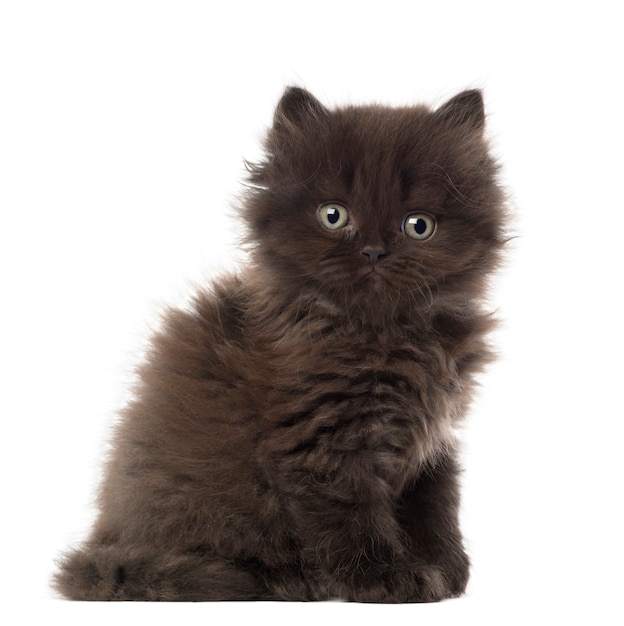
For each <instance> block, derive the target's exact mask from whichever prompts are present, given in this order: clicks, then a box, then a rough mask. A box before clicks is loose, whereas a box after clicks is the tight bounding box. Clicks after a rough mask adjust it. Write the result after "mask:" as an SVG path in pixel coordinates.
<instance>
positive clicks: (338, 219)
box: [317, 202, 349, 230]
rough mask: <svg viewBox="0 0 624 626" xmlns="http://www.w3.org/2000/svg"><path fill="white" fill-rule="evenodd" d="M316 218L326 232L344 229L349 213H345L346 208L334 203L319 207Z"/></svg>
mask: <svg viewBox="0 0 624 626" xmlns="http://www.w3.org/2000/svg"><path fill="white" fill-rule="evenodd" d="M317 216H318V220H319V222H320V223H321V224H322V225H323V226H325V228H327V229H328V230H338V229H340V228H344V227H345V226H346V225H347V223H348V221H349V211H347V207H345V206H342V204H338V203H336V202H329V203H328V204H323V205H321V206H320V207H319V210H318V212H317Z"/></svg>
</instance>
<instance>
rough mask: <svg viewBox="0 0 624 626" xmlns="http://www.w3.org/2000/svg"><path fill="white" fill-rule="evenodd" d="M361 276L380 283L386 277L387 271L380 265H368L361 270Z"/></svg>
mask: <svg viewBox="0 0 624 626" xmlns="http://www.w3.org/2000/svg"><path fill="white" fill-rule="evenodd" d="M360 277H361V278H362V279H365V280H372V281H373V282H375V283H378V282H380V281H383V280H385V279H386V277H385V272H384V271H383V269H380V268H379V267H375V266H374V265H373V266H372V267H370V268H369V267H367V268H365V269H363V270H362V271H361V272H360Z"/></svg>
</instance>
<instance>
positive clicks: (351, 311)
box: [55, 88, 504, 602]
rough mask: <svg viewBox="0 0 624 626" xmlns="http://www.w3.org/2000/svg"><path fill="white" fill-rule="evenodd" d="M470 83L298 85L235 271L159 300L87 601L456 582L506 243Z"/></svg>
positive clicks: (82, 581)
mask: <svg viewBox="0 0 624 626" xmlns="http://www.w3.org/2000/svg"><path fill="white" fill-rule="evenodd" d="M483 126H484V113H483V103H482V98H481V95H480V93H479V92H477V91H467V92H464V93H461V94H459V95H458V96H456V97H455V98H453V99H452V100H451V101H450V102H448V103H447V104H446V105H444V106H442V107H441V108H440V109H438V110H437V111H431V110H429V109H428V108H426V107H406V108H387V107H382V106H368V107H347V108H341V109H336V110H332V111H330V110H328V109H326V108H325V107H324V106H323V105H321V104H320V103H319V102H318V101H317V100H316V99H315V98H314V97H313V96H311V95H310V94H309V93H308V92H306V91H304V90H302V89H298V88H290V89H288V90H287V91H286V93H285V94H284V96H283V98H282V100H281V101H280V103H279V106H278V108H277V111H276V113H275V119H274V124H273V127H272V129H271V130H270V132H269V135H268V138H267V141H266V160H265V161H264V162H262V163H259V164H257V165H253V166H250V171H251V183H252V185H251V188H250V189H251V190H250V192H249V193H248V196H247V198H246V199H245V202H244V206H243V208H242V211H241V218H242V219H245V220H246V222H247V225H248V230H249V241H250V242H252V244H253V251H252V262H251V264H250V266H249V267H248V268H247V269H246V271H245V272H244V273H242V274H241V275H240V276H231V277H227V278H224V279H223V280H221V281H219V282H216V283H215V284H214V285H213V287H212V289H211V290H210V291H206V292H204V293H200V294H199V295H197V297H196V299H195V302H194V306H193V308H192V310H189V311H178V310H176V311H170V312H169V313H168V314H167V316H166V318H165V321H164V324H163V327H162V329H161V330H160V332H159V333H158V334H157V335H156V336H155V337H154V339H153V343H152V347H151V352H150V354H149V358H148V360H147V363H146V364H145V366H144V367H143V368H142V370H141V382H140V384H139V386H138V388H137V391H136V399H135V400H134V401H133V402H132V403H131V404H130V405H129V406H128V408H127V409H126V410H125V412H124V415H123V420H122V421H121V423H120V425H119V427H118V430H117V433H116V437H115V439H114V451H113V453H112V455H111V457H110V459H109V461H108V465H107V469H106V478H105V480H104V483H103V486H102V489H101V492H100V500H99V505H100V515H99V518H98V520H97V523H96V525H95V527H94V529H93V531H92V534H91V536H90V538H89V540H88V541H87V542H86V543H85V544H84V545H83V546H81V547H80V548H78V549H77V550H75V551H73V552H71V553H69V554H68V555H66V556H65V557H64V558H63V560H62V563H61V566H60V570H59V572H58V574H57V577H56V580H55V584H56V588H57V589H58V590H59V591H60V592H61V593H62V594H64V595H65V596H67V597H68V598H73V599H82V600H245V599H282V600H322V599H327V598H342V599H345V600H355V601H372V602H420V601H433V600H440V599H442V598H448V597H451V596H457V595H458V594H461V593H462V592H463V590H464V588H465V586H466V582H467V580H468V558H467V556H466V554H465V552H464V549H463V547H462V537H461V534H460V530H459V528H458V519H457V518H458V489H457V474H458V467H457V461H456V455H457V453H456V448H457V446H456V439H455V435H454V428H455V426H456V425H457V424H458V423H459V422H460V420H461V419H462V417H463V416H464V413H465V412H466V409H467V406H468V404H469V401H470V398H471V394H472V391H473V375H474V374H475V373H476V372H478V371H479V370H480V369H481V367H482V365H483V364H484V363H485V362H486V360H487V359H488V351H487V348H486V345H485V343H484V339H483V337H484V334H485V333H486V331H488V330H489V329H490V327H491V326H492V321H491V320H490V317H489V316H488V315H487V314H485V313H484V312H483V311H482V309H481V306H480V299H481V298H482V296H483V294H484V288H485V284H486V278H487V277H488V274H489V273H490V272H491V271H492V270H493V269H494V268H495V266H496V264H497V261H498V257H499V251H500V249H501V246H502V243H503V235H502V231H503V217H504V213H503V209H502V194H501V191H500V189H499V187H498V186H497V183H496V166H495V164H494V163H493V161H492V159H491V158H490V157H489V156H488V152H487V146H486V143H485V141H484V138H483Z"/></svg>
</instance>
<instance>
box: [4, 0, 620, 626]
mask: <svg viewBox="0 0 624 626" xmlns="http://www.w3.org/2000/svg"><path fill="white" fill-rule="evenodd" d="M432 7H435V8H432ZM618 15H619V10H618V9H617V3H615V2H613V1H611V2H601V1H594V2H591V3H580V2H575V1H574V0H568V1H566V2H548V0H540V1H539V2H517V3H514V2H491V3H488V2H475V1H473V2H443V1H440V2H437V3H432V2H417V1H413V2H397V1H394V0H385V1H384V2H382V3H369V2H365V1H363V0H360V1H358V2H340V1H339V0H330V1H329V2H328V1H325V0H317V1H315V2H303V3H297V2H295V1H294V0H293V1H291V2H276V1H270V0H262V1H258V2H253V3H252V2H237V1H235V0H230V1H228V2H227V3H226V2H211V3H209V2H184V1H182V0H179V1H176V2H161V1H157V0H151V1H149V2H135V1H132V0H123V1H121V2H117V1H111V0H107V1H106V2H89V1H86V0H82V1H76V2H68V1H55V2H39V3H36V2H29V1H28V0H18V1H15V2H11V1H4V2H2V4H0V276H1V284H0V297H1V299H2V300H1V306H0V315H1V325H0V340H1V343H0V360H1V361H0V367H1V371H0V374H1V378H0V381H1V382H0V385H1V392H0V393H1V395H0V417H1V419H2V423H1V428H2V430H1V433H2V435H1V438H0V446H1V455H0V457H1V458H0V461H1V463H2V471H1V474H0V475H1V480H2V510H3V512H2V513H1V514H0V520H1V524H2V532H1V534H0V537H1V540H2V546H1V555H2V557H1V563H2V565H1V566H0V572H1V576H2V581H1V584H0V592H1V593H2V612H3V614H5V615H6V614H8V613H9V611H10V606H9V604H10V603H15V604H16V605H18V606H19V607H21V613H19V614H18V615H20V617H13V618H12V621H11V623H27V622H28V621H29V619H30V617H29V615H30V612H31V611H34V612H41V613H42V614H43V615H44V616H45V619H46V621H47V622H50V623H60V622H62V623H65V624H79V623H80V624H83V623H88V624H100V623H105V622H106V623H108V622H110V621H111V620H115V621H116V622H117V623H120V624H129V623H135V622H136V621H137V620H147V619H149V620H151V623H154V624H161V623H162V624H164V623H170V622H171V621H175V620H185V621H188V622H189V623H190V622H191V621H197V622H199V623H206V624H211V623H215V621H216V620H224V619H227V620H233V621H236V620H238V619H254V620H256V619H257V620H260V621H262V622H264V621H268V620H269V619H271V620H274V621H277V622H278V623H284V624H285V623H291V622H293V621H295V623H313V622H314V623H317V622H319V621H321V620H322V621H329V622H332V623H342V622H343V621H344V620H358V621H362V620H364V621H366V620H367V619H369V618H370V623H373V622H378V621H384V622H386V621H388V620H392V621H393V622H400V623H403V622H405V623H412V622H413V623H422V624H451V623H459V620H461V623H465V621H468V622H470V623H479V624H501V623H503V624H515V623H518V624H520V623H522V624H524V623H527V621H529V620H530V623H536V624H546V623H552V622H555V623H566V622H567V621H569V620H570V619H572V618H573V617H579V618H585V619H586V620H588V619H592V622H593V623H599V624H612V623H622V619H623V617H622V602H621V599H620V598H621V590H622V583H623V582H624V580H623V575H622V569H621V562H622V558H623V557H624V554H623V552H624V551H623V542H622V539H621V532H622V531H621V528H622V527H624V519H623V515H622V513H621V507H620V505H621V500H622V473H623V472H622V460H621V454H622V453H621V440H622V435H623V434H624V429H623V427H622V418H623V410H622V405H621V401H620V396H621V394H620V388H621V386H622V373H623V372H622V363H621V360H620V359H621V354H622V349H623V348H624V341H623V333H622V313H621V298H620V291H621V288H622V278H621V268H622V259H623V253H622V249H623V247H624V240H623V233H624V217H623V216H624V201H623V195H622V169H623V163H622V145H623V140H624V133H623V124H622V116H623V111H622V108H623V107H622V59H624V49H623V45H622V43H621V42H622V33H621V17H618ZM291 83H297V84H300V85H303V86H306V87H307V88H308V89H310V90H311V91H312V92H313V93H315V95H316V96H317V97H319V98H320V99H321V100H322V101H323V102H325V103H326V104H328V105H337V104H341V103H346V102H355V103H365V102H370V101H378V102H382V103H387V104H409V103H415V102H429V103H432V104H440V103H442V102H443V101H444V100H445V99H446V98H448V97H450V96H452V95H453V94H454V93H455V92H457V91H460V90H462V89H464V88H471V87H480V88H483V89H484V93H485V100H486V106H487V110H488V114H489V118H488V124H489V126H488V128H489V135H490V137H491V140H492V145H493V150H494V152H495V154H496V155H498V156H499V157H500V159H501V162H502V163H503V166H504V179H505V181H506V183H507V186H508V188H509V191H510V196H511V204H512V208H513V210H514V212H515V214H516V218H515V222H514V224H513V227H512V230H513V233H514V234H516V235H518V238H517V239H516V240H515V241H514V243H513V245H512V246H511V248H510V254H509V261H508V265H507V268H506V269H505V270H504V272H502V273H501V276H500V279H499V281H498V282H497V283H496V288H495V289H494V291H493V293H492V308H496V309H498V314H499V317H500V318H501V319H502V320H503V326H502V328H501V330H500V331H499V332H498V333H497V335H496V338H495V340H496V344H497V347H498V349H499V351H500V353H501V358H500V359H499V361H498V363H497V364H496V365H495V366H494V367H492V368H491V369H490V371H489V373H488V375H486V376H484V378H483V388H482V390H481V392H480V395H479V398H478V400H477V401H476V403H475V405H474V408H473V411H472V415H471V418H470V420H469V422H468V424H467V427H466V429H465V432H464V434H463V436H464V439H465V442H466V444H465V454H464V465H465V468H466V472H465V476H464V483H465V488H464V513H463V526H464V531H465V534H466V537H467V542H468V546H469V549H470V553H471V555H472V558H473V562H474V566H473V575H472V580H471V584H470V587H469V589H468V593H467V595H466V596H465V597H464V598H462V599H459V600H453V601H448V602H444V603H441V604H438V605H427V606H416V605H413V606H412V605H405V606H358V605H349V604H339V603H323V604H315V605H311V604H273V603H268V604H267V603H264V604H245V603H241V604H232V605H227V604H198V605H190V604H187V605H155V604H154V605H143V604H120V605H119V604H117V605H96V604H89V603H87V604H80V603H70V602H65V601H62V600H59V599H56V598H54V596H53V594H52V593H51V592H50V591H49V588H48V581H49V578H50V575H51V572H52V570H53V567H54V564H53V561H54V559H55V558H56V557H57V555H58V554H59V552H60V551H61V550H62V549H64V548H65V547H66V546H67V545H68V544H70V543H72V542H75V541H76V540H78V539H79V538H80V537H82V536H84V534H85V533H86V531H87V530H88V526H89V523H90V521H91V520H92V518H93V508H92V502H93V494H94V489H95V485H96V484H97V480H98V476H99V473H98V472H99V467H100V461H101V458H102V455H103V453H104V451H105V443H106V440H107V437H108V435H109V432H110V426H111V425H112V421H113V419H114V415H115V412H116V411H117V410H118V409H119V408H120V407H121V406H123V403H124V399H125V398H126V397H127V387H128V384H129V383H130V382H131V381H132V372H131V370H132V366H133V364H134V363H136V360H137V359H138V358H139V357H140V351H141V347H142V346H143V345H144V341H145V338H146V337H147V336H148V334H149V329H150V327H152V326H153V325H154V323H155V322H156V320H157V319H158V312H159V311H160V310H161V309H162V307H163V306H164V305H166V304H173V305H177V304H180V303H182V302H184V300H185V298H186V297H188V295H189V294H191V293H192V291H193V289H194V285H198V284H202V283H203V282H205V281H207V280H209V277H210V276H211V275H214V274H215V273H218V272H220V271H222V269H223V268H231V267H232V266H233V264H234V261H235V259H237V258H238V257H239V256H240V255H239V254H238V253H237V249H236V243H237V236H238V230H239V228H240V225H239V220H238V217H237V212H236V194H237V193H239V192H240V190H241V185H240V181H241V178H242V174H243V166H242V162H243V158H248V159H254V158H257V157H258V155H259V148H258V144H259V140H260V138H261V136H262V134H263V132H264V131H265V129H266V126H267V125H268V124H269V123H270V120H271V115H272V110H273V107H274V105H275V103H276V101H277V100H278V98H279V96H280V95H281V93H282V90H283V88H284V87H285V86H286V85H288V84H291Z"/></svg>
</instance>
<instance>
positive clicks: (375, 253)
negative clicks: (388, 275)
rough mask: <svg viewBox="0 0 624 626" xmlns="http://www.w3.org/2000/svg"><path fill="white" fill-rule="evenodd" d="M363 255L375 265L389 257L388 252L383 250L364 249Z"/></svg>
mask: <svg viewBox="0 0 624 626" xmlns="http://www.w3.org/2000/svg"><path fill="white" fill-rule="evenodd" d="M362 254H363V255H364V256H367V257H368V260H369V261H370V262H371V263H372V264H373V265H374V264H375V263H377V261H379V259H381V257H384V256H387V254H388V253H387V252H386V251H385V250H382V249H381V248H364V249H363V250H362Z"/></svg>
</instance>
